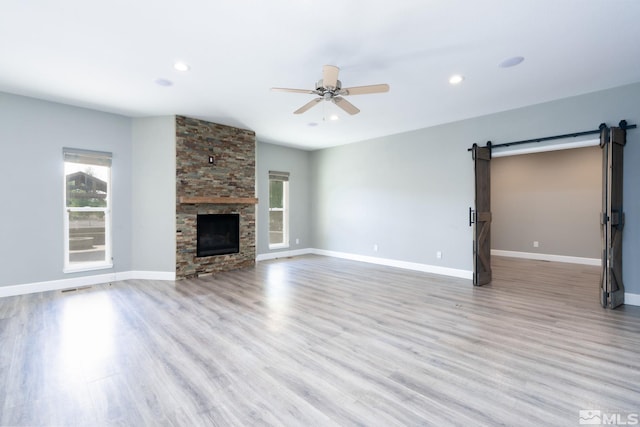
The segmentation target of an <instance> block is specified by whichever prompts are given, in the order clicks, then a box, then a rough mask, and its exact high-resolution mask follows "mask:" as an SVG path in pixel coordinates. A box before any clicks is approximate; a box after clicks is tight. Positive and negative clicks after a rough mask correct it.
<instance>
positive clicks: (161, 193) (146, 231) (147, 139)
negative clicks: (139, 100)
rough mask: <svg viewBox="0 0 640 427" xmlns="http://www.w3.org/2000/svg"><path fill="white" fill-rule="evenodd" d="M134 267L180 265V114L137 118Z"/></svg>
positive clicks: (171, 267)
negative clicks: (178, 124)
mask: <svg viewBox="0 0 640 427" xmlns="http://www.w3.org/2000/svg"><path fill="white" fill-rule="evenodd" d="M132 126H133V137H132V143H133V145H132V148H133V149H132V152H133V170H132V183H133V186H132V197H133V199H132V217H131V218H132V224H133V234H132V236H131V237H132V239H131V246H132V269H133V270H137V271H154V272H160V271H162V272H170V273H174V272H175V269H176V212H175V210H176V118H175V116H165V117H153V118H140V119H133V124H132Z"/></svg>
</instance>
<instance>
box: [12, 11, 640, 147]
mask: <svg viewBox="0 0 640 427" xmlns="http://www.w3.org/2000/svg"><path fill="white" fill-rule="evenodd" d="M639 42H640V1H638V0H476V1H469V0H397V1H393V2H392V1H389V0H370V1H366V2H365V1H356V0H324V1H312V0H181V1H177V0H175V1H170V0H153V1H152V0H111V1H87V0H57V1H51V0H3V1H2V2H1V3H0V91H4V92H9V93H15V94H21V95H27V96H33V97H37V98H43V99H47V100H53V101H59V102H63V103H67V104H72V105H78V106H83V107H89V108H94V109H98V110H103V111H108V112H114V113H119V114H124V115H127V116H132V117H145V116H158V115H172V114H181V115H187V116H192V117H197V118H202V119H206V120H210V121H213V122H217V123H222V124H227V125H231V126H237V127H241V128H245V129H251V130H254V131H255V132H256V134H257V137H258V140H261V141H265V142H273V143H278V144H283V145H291V146H297V147H301V148H306V149H316V148H321V147H328V146H333V145H339V144H345V143H350V142H354V141H359V140H363V139H368V138H372V137H378V136H383V135H389V134H394V133H399V132H404V131H408V130H413V129H419V128H424V127H428V126H433V125H437V124H441V123H446V122H451V121H455V120H460V119H464V118H469V117H475V116H479V115H483V114H488V113H493V112H498V111H504V110H508V109H512V108H516V107H521V106H526V105H531V104H536V103H540V102H545V101H549V100H553V99H558V98H564V97H567V96H572V95H578V94H582V93H587V92H592V91H596V90H600V89H605V88H610V87H614V86H620V85H624V84H628V83H633V82H638V81H640V43H639ZM516 55H520V56H524V57H525V61H524V62H523V63H522V64H520V65H519V66H517V67H514V68H499V67H498V63H500V62H501V61H502V60H504V59H506V58H508V57H512V56H516ZM178 60H180V61H184V62H186V63H188V64H189V65H190V66H191V70H190V71H188V72H178V71H176V70H174V69H173V64H174V62H175V61H178ZM324 64H332V65H337V66H339V67H340V68H341V71H340V80H341V81H342V82H343V86H345V87H347V86H361V85H368V84H377V83H388V84H389V85H390V86H391V90H390V91H389V92H388V93H383V94H373V95H358V96H351V97H349V98H348V99H349V101H351V102H352V103H353V104H355V105H356V106H357V107H359V108H360V109H361V110H362V112H361V113H360V114H358V115H355V116H348V115H347V114H346V113H344V112H342V111H341V110H339V109H338V108H337V107H336V106H335V105H333V104H331V103H327V102H323V103H320V104H319V105H318V106H316V107H314V108H313V109H311V110H309V111H308V112H306V113H304V114H302V115H293V114H292V112H293V111H294V110H295V109H297V108H298V107H300V106H302V105H303V104H305V103H306V102H308V101H310V100H311V99H312V98H313V96H312V95H305V94H292V93H278V92H271V91H270V90H269V89H270V88H271V87H273V86H279V87H291V88H304V89H314V84H315V82H316V81H317V80H319V79H320V78H321V70H322V65H324ZM454 73H460V74H462V75H464V76H465V80H464V81H463V83H462V84H460V85H458V86H451V85H449V83H448V78H449V76H450V75H452V74H454ZM158 78H163V79H168V80H170V81H172V82H173V85H172V86H170V87H162V86H160V85H158V84H156V83H155V80H156V79H158ZM333 113H337V114H338V115H339V117H340V119H339V120H337V121H329V120H328V116H329V115H331V114H333ZM323 117H327V120H326V121H325V120H323ZM313 123H315V124H317V125H315V126H313V125H312V124H313Z"/></svg>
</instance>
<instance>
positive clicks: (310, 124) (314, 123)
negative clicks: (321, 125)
mask: <svg viewBox="0 0 640 427" xmlns="http://www.w3.org/2000/svg"><path fill="white" fill-rule="evenodd" d="M307 126H311V127H314V126H318V124H317V123H316V122H311V123H307Z"/></svg>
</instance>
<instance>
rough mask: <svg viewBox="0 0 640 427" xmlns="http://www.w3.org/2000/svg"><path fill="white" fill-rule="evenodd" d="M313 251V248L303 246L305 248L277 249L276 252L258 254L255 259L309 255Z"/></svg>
mask: <svg viewBox="0 0 640 427" xmlns="http://www.w3.org/2000/svg"><path fill="white" fill-rule="evenodd" d="M312 253H313V249H310V248H305V249H293V250H290V251H277V252H269V253H266V254H259V255H257V256H256V261H258V262H259V261H266V260H269V259H278V258H290V257H292V256H302V255H309V254H312Z"/></svg>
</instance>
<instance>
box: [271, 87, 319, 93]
mask: <svg viewBox="0 0 640 427" xmlns="http://www.w3.org/2000/svg"><path fill="white" fill-rule="evenodd" d="M271 90H272V91H274V92H292V93H310V94H315V93H317V92H316V91H315V90H309V89H289V88H286V87H272V88H271Z"/></svg>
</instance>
